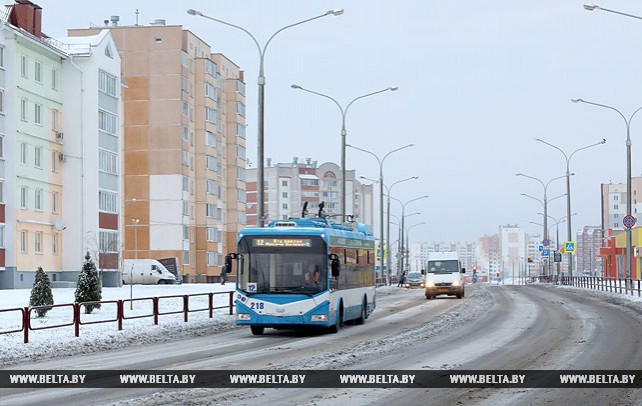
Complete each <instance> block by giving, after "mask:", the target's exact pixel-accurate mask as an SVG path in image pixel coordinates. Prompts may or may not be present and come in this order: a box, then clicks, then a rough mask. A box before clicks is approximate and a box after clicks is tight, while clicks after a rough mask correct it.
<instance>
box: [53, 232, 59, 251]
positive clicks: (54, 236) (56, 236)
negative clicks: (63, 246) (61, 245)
mask: <svg viewBox="0 0 642 406" xmlns="http://www.w3.org/2000/svg"><path fill="white" fill-rule="evenodd" d="M51 255H58V234H57V233H52V234H51Z"/></svg>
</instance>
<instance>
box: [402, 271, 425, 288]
mask: <svg viewBox="0 0 642 406" xmlns="http://www.w3.org/2000/svg"><path fill="white" fill-rule="evenodd" d="M404 286H405V287H407V288H423V287H424V276H423V275H422V274H421V272H410V273H409V274H408V276H406V282H405V283H404Z"/></svg>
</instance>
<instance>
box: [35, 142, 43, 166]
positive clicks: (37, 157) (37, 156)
mask: <svg viewBox="0 0 642 406" xmlns="http://www.w3.org/2000/svg"><path fill="white" fill-rule="evenodd" d="M41 156H42V148H40V147H35V148H34V149H33V164H34V165H35V166H36V168H41V163H42V159H41Z"/></svg>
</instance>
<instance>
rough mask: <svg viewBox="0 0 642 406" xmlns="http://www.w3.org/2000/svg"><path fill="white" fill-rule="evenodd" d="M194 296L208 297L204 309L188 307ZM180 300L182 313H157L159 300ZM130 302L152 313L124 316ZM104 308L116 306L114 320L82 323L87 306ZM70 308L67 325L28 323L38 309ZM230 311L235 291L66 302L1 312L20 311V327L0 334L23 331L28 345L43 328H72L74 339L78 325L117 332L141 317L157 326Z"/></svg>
mask: <svg viewBox="0 0 642 406" xmlns="http://www.w3.org/2000/svg"><path fill="white" fill-rule="evenodd" d="M214 295H228V296H229V301H228V304H227V305H224V306H214ZM196 296H207V298H208V300H207V303H208V305H207V307H201V308H197V309H190V307H189V304H190V302H189V301H190V297H196ZM177 298H180V299H181V300H182V302H183V307H182V309H181V310H175V311H165V312H161V311H160V305H159V303H160V300H161V299H163V300H166V299H167V300H169V299H177ZM133 302H151V312H150V313H146V314H142V315H141V314H137V315H130V316H127V315H126V314H125V303H133ZM98 304H100V305H101V306H102V305H106V304H115V305H116V314H115V315H114V317H110V318H106V319H102V320H92V321H83V320H82V314H83V313H82V311H81V310H82V309H83V308H86V307H87V306H93V305H98ZM66 307H68V308H70V309H71V321H69V322H64V323H61V324H54V325H47V326H43V327H34V326H32V324H31V315H32V313H33V312H36V311H37V310H40V309H48V310H51V309H54V308H66ZM227 308H229V314H230V315H232V314H234V292H233V291H232V292H210V293H196V294H192V295H173V296H155V297H143V298H135V299H123V300H105V301H95V302H82V303H65V304H58V305H51V306H34V307H18V308H12V309H0V313H8V312H19V313H21V314H20V318H21V323H20V324H21V327H20V328H14V329H12V330H4V331H3V330H0V334H11V333H20V332H22V333H23V334H24V343H25V344H26V343H28V342H29V331H37V330H46V329H52V328H60V327H69V326H74V335H75V336H76V337H79V336H80V326H81V325H85V326H87V325H91V324H101V323H117V325H118V330H122V329H123V320H132V319H140V318H146V317H153V318H154V324H155V325H158V317H159V316H163V315H169V314H180V313H182V314H183V321H184V322H186V323H187V322H188V314H189V313H191V312H204V311H207V312H209V318H212V317H214V310H217V309H227Z"/></svg>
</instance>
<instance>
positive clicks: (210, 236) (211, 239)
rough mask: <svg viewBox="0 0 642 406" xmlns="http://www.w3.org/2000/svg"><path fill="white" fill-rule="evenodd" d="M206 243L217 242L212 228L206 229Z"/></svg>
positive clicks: (214, 230)
mask: <svg viewBox="0 0 642 406" xmlns="http://www.w3.org/2000/svg"><path fill="white" fill-rule="evenodd" d="M206 234H207V241H209V242H217V241H216V229H215V228H214V227H207V231H206Z"/></svg>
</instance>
